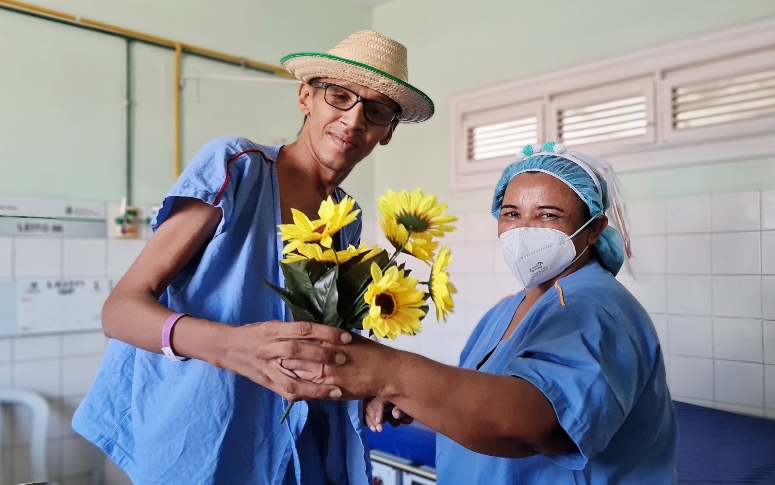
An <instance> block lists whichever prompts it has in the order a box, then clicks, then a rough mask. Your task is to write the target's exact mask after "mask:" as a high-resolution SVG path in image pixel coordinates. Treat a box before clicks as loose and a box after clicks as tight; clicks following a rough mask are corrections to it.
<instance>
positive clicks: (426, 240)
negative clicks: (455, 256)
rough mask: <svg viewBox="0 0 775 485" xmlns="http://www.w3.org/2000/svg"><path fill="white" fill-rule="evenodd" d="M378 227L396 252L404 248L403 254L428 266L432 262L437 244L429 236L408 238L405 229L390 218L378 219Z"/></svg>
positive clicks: (419, 235)
mask: <svg viewBox="0 0 775 485" xmlns="http://www.w3.org/2000/svg"><path fill="white" fill-rule="evenodd" d="M379 225H380V227H381V228H382V232H383V233H385V237H387V239H388V241H390V244H392V245H393V247H394V248H396V249H397V250H400V249H401V248H404V252H405V253H408V254H411V255H412V256H414V257H415V258H417V259H419V260H421V261H425V262H426V263H428V264H430V263H431V261H433V255H434V251H436V248H437V247H438V246H439V243H438V242H436V241H434V240H433V238H432V237H431V236H430V235H429V234H414V233H412V235H411V236H410V235H409V231H408V230H407V229H406V227H405V226H403V225H401V224H400V223H399V222H398V221H397V220H396V219H395V218H394V217H392V216H385V217H383V218H382V219H380V221H379ZM407 239H408V241H407Z"/></svg>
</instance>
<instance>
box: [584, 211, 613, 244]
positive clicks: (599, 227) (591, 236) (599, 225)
mask: <svg viewBox="0 0 775 485" xmlns="http://www.w3.org/2000/svg"><path fill="white" fill-rule="evenodd" d="M606 226H608V216H606V215H605V214H603V215H602V216H600V217H598V218H597V219H595V220H594V221H592V222H590V223H589V229H590V230H589V233H588V234H587V244H588V245H589V246H592V245H593V244H595V243H596V242H597V239H598V238H599V237H600V234H602V233H603V229H605V228H606Z"/></svg>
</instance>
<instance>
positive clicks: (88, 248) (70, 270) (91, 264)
mask: <svg viewBox="0 0 775 485" xmlns="http://www.w3.org/2000/svg"><path fill="white" fill-rule="evenodd" d="M62 254H63V263H64V264H63V271H64V273H65V274H66V275H68V276H107V274H106V270H107V240H105V239H65V240H64V242H63V253H62Z"/></svg>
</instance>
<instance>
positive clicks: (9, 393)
mask: <svg viewBox="0 0 775 485" xmlns="http://www.w3.org/2000/svg"><path fill="white" fill-rule="evenodd" d="M0 404H12V405H22V406H27V407H28V408H29V409H30V411H31V412H32V431H31V433H30V468H31V472H32V476H31V477H30V478H31V481H32V482H47V481H48V477H47V475H48V474H47V473H46V435H47V432H48V419H49V415H50V410H49V406H48V402H46V400H45V399H43V397H41V396H40V395H39V394H36V393H34V392H31V391H25V390H22V389H3V388H0ZM1 418H2V416H0V430H2V419H1ZM0 436H2V434H0ZM2 468H3V464H2V460H0V479H2V477H3V470H2Z"/></svg>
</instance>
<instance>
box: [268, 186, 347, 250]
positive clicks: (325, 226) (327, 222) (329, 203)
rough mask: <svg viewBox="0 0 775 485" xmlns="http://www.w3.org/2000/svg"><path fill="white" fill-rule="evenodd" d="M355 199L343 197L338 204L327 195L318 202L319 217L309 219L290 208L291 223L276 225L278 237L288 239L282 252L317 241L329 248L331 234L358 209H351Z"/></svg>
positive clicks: (331, 241)
mask: <svg viewBox="0 0 775 485" xmlns="http://www.w3.org/2000/svg"><path fill="white" fill-rule="evenodd" d="M354 207H355V199H352V198H351V197H345V198H344V200H342V202H339V203H338V204H337V203H335V202H334V201H333V199H332V198H331V197H330V196H329V197H328V198H327V199H326V200H324V201H323V202H321V203H320V208H319V209H318V216H320V219H314V220H311V219H310V218H309V217H307V215H306V214H304V213H303V212H301V211H300V210H297V209H291V213H292V214H293V224H280V225H279V226H278V227H279V229H280V232H279V233H278V234H279V235H280V238H281V239H282V240H283V241H290V242H288V244H286V245H285V249H284V250H283V253H289V252H291V251H293V250H295V249H296V248H298V247H299V246H301V245H302V244H308V243H314V242H316V243H319V244H320V245H322V246H323V247H326V248H330V247H331V245H332V244H333V237H332V236H333V235H334V234H336V233H337V232H339V230H340V229H341V228H343V227H344V226H346V225H347V224H349V223H351V222H353V221H354V220H355V218H356V217H358V213H359V212H360V210H353V208H354Z"/></svg>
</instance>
